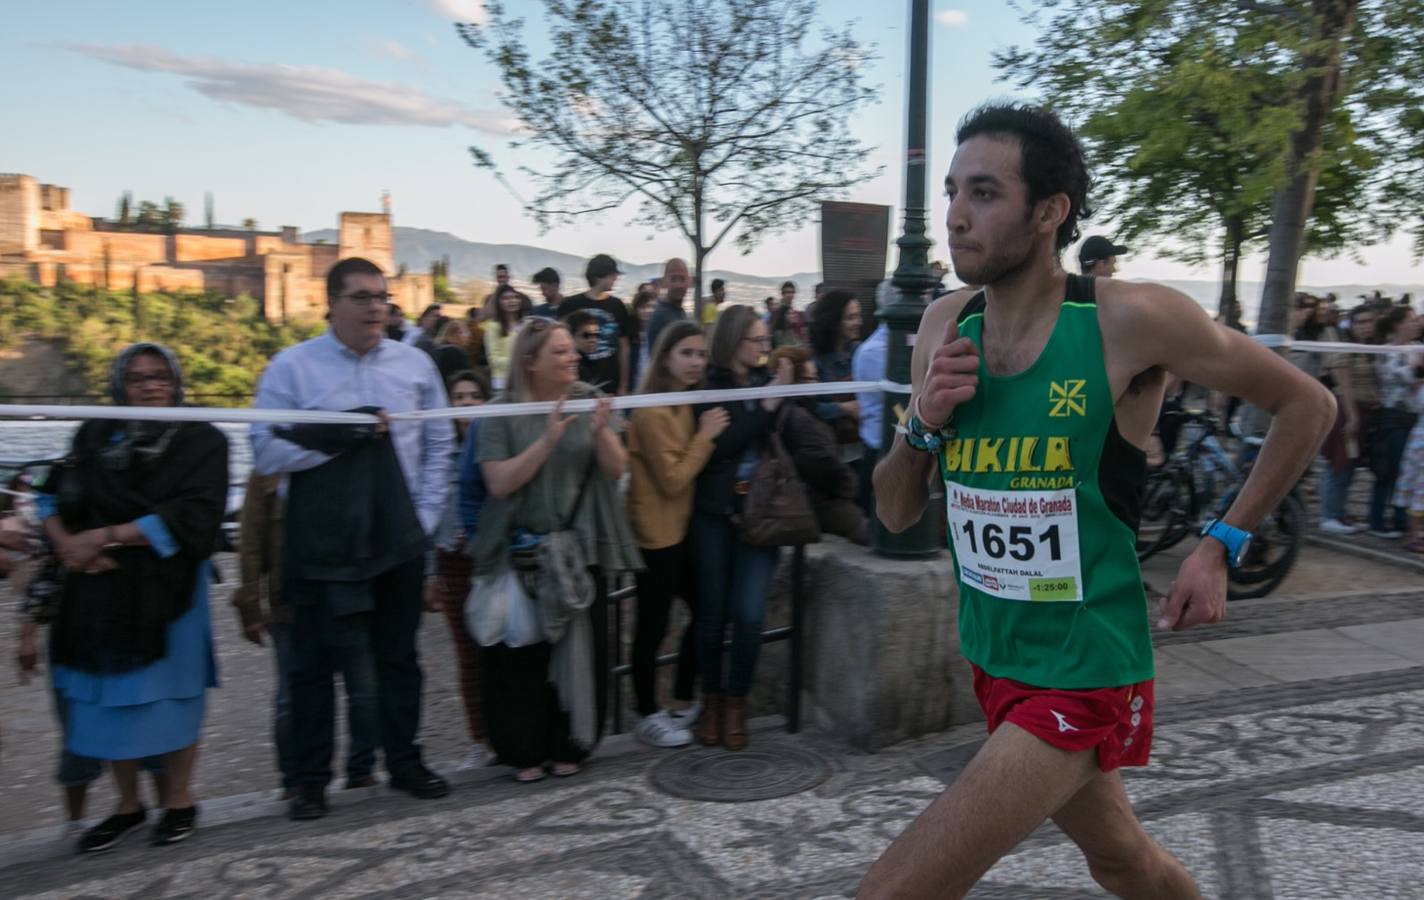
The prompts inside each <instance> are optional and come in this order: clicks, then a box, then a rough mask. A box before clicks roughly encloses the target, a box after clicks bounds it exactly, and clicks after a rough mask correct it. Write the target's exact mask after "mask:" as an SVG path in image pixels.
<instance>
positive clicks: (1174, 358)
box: [1110, 285, 1335, 531]
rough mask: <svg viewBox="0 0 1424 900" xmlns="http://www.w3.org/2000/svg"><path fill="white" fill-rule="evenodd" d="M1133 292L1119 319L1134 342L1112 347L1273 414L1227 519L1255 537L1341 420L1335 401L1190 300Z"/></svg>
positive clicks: (1169, 293)
mask: <svg viewBox="0 0 1424 900" xmlns="http://www.w3.org/2000/svg"><path fill="white" fill-rule="evenodd" d="M1131 287H1132V288H1136V289H1139V290H1137V291H1135V292H1134V293H1135V296H1133V297H1131V299H1130V301H1129V303H1124V304H1122V306H1123V307H1126V311H1127V312H1129V313H1130V314H1129V315H1123V316H1117V317H1115V319H1116V325H1117V327H1116V329H1115V330H1117V331H1119V332H1120V333H1123V334H1131V335H1133V336H1134V339H1133V340H1132V341H1120V342H1113V341H1111V338H1110V344H1111V345H1112V346H1114V347H1130V348H1133V349H1132V351H1131V352H1133V353H1134V354H1135V356H1134V368H1137V370H1138V371H1145V370H1147V369H1149V368H1151V367H1152V366H1161V367H1162V368H1164V369H1166V370H1167V371H1169V372H1171V373H1173V374H1175V375H1179V376H1181V378H1182V379H1183V380H1185V381H1188V382H1192V383H1194V384H1200V385H1203V386H1205V387H1208V388H1210V389H1212V390H1216V391H1221V392H1222V393H1224V394H1226V395H1228V396H1234V397H1240V398H1242V399H1243V400H1245V401H1246V402H1247V403H1251V404H1253V405H1255V406H1258V407H1260V408H1261V409H1263V410H1265V411H1266V412H1267V413H1269V414H1270V416H1271V427H1270V431H1269V432H1268V433H1267V435H1266V442H1265V444H1264V445H1263V446H1262V448H1261V455H1260V457H1259V459H1258V460H1257V463H1256V465H1255V467H1254V468H1253V469H1252V472H1251V477H1250V478H1249V479H1248V480H1247V482H1246V485H1245V486H1244V487H1243V488H1242V490H1241V493H1240V494H1239V495H1238V496H1237V498H1236V502H1235V503H1233V504H1232V506H1231V510H1230V512H1228V513H1227V515H1226V516H1224V517H1223V521H1225V522H1226V523H1227V524H1228V525H1233V526H1235V527H1237V528H1241V529H1245V530H1247V531H1249V530H1251V529H1252V528H1254V527H1255V526H1256V525H1257V524H1258V523H1259V522H1260V521H1261V520H1262V519H1263V518H1265V517H1266V515H1267V514H1268V513H1270V511H1271V510H1273V509H1275V508H1276V506H1277V505H1278V504H1279V503H1280V502H1281V500H1282V499H1283V498H1284V497H1285V495H1286V493H1287V492H1288V491H1289V490H1290V489H1291V488H1292V487H1293V486H1294V485H1295V483H1296V482H1297V481H1298V480H1299V479H1300V476H1301V474H1302V473H1304V472H1305V469H1306V466H1308V465H1310V461H1311V459H1313V458H1314V457H1315V454H1316V453H1317V452H1318V451H1319V450H1320V445H1321V443H1322V442H1324V440H1325V435H1326V433H1327V432H1329V430H1330V426H1331V425H1332V424H1333V423H1334V421H1335V398H1334V396H1333V395H1332V394H1331V393H1330V391H1329V390H1328V389H1326V387H1325V386H1324V385H1322V384H1321V383H1320V382H1318V381H1316V380H1315V379H1314V378H1311V377H1310V376H1309V375H1307V374H1305V373H1304V372H1302V371H1300V370H1299V369H1297V368H1295V367H1294V366H1292V365H1291V364H1290V363H1289V362H1287V361H1286V360H1284V359H1282V358H1281V357H1280V356H1277V355H1276V354H1275V353H1272V352H1271V351H1270V350H1268V349H1266V348H1265V347H1263V346H1261V345H1260V344H1258V343H1256V342H1255V341H1253V340H1251V338H1249V337H1247V336H1246V335H1244V334H1242V333H1241V332H1239V331H1235V330H1232V329H1230V328H1225V327H1223V326H1220V325H1218V324H1216V323H1215V322H1213V321H1212V320H1211V319H1209V318H1207V315H1206V313H1205V311H1203V310H1202V308H1201V307H1200V306H1198V305H1197V304H1196V302H1195V301H1194V300H1192V299H1191V298H1190V297H1188V296H1187V295H1186V294H1183V293H1181V292H1179V291H1174V290H1172V289H1170V288H1166V287H1162V286H1160V285H1132V286H1131ZM1125 299H1126V298H1125ZM1124 329H1126V330H1125V331H1124ZM1138 367H1140V368H1138Z"/></svg>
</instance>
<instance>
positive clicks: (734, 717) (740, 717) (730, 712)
mask: <svg viewBox="0 0 1424 900" xmlns="http://www.w3.org/2000/svg"><path fill="white" fill-rule="evenodd" d="M746 745H747V698H746V697H728V698H727V725H726V729H725V733H724V734H723V736H722V746H723V747H726V748H727V749H728V750H740V749H742V748H743V747H745V746H746Z"/></svg>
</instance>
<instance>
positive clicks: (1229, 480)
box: [1137, 410, 1306, 600]
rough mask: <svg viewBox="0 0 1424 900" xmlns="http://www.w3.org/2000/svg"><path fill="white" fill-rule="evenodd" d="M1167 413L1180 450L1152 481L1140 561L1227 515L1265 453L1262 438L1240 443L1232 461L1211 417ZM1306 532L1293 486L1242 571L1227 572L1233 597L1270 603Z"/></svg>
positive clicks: (1146, 497) (1268, 518)
mask: <svg viewBox="0 0 1424 900" xmlns="http://www.w3.org/2000/svg"><path fill="white" fill-rule="evenodd" d="M1164 415H1166V416H1168V417H1172V418H1175V419H1177V420H1178V424H1179V425H1180V427H1181V440H1180V441H1179V446H1180V449H1179V450H1178V451H1177V452H1176V453H1174V454H1173V455H1172V456H1171V458H1170V459H1168V460H1167V461H1166V462H1165V463H1164V464H1163V465H1162V466H1160V467H1159V468H1157V469H1156V470H1154V471H1152V472H1150V473H1149V474H1148V476H1147V485H1146V488H1145V490H1144V491H1143V499H1142V519H1141V525H1140V527H1139V529H1138V533H1137V558H1138V559H1139V560H1145V559H1147V558H1148V557H1150V556H1152V555H1154V554H1156V553H1160V552H1162V551H1163V550H1168V549H1170V548H1172V547H1174V546H1176V545H1177V544H1178V543H1180V542H1181V541H1182V540H1183V539H1184V538H1186V537H1188V536H1189V535H1194V534H1198V533H1200V532H1201V528H1202V526H1203V525H1205V524H1206V523H1207V522H1209V521H1211V520H1212V519H1216V518H1220V517H1221V516H1224V515H1225V514H1226V512H1227V510H1229V509H1230V508H1231V504H1232V503H1233V502H1235V500H1236V495H1237V494H1238V493H1239V492H1240V491H1241V486H1242V485H1243V484H1245V483H1246V478H1247V476H1248V475H1250V474H1251V467H1252V466H1253V465H1254V464H1255V462H1256V457H1257V456H1258V455H1259V454H1260V452H1261V444H1262V439H1261V438H1258V437H1241V438H1240V440H1241V451H1240V456H1239V459H1233V458H1232V455H1231V454H1230V453H1228V452H1227V450H1226V448H1225V447H1224V446H1223V445H1222V442H1221V439H1220V437H1219V435H1220V434H1221V432H1222V430H1223V429H1222V427H1221V425H1220V423H1219V422H1218V421H1217V420H1216V418H1215V417H1214V416H1212V415H1211V414H1209V413H1205V412H1193V411H1188V410H1183V411H1179V412H1177V411H1174V412H1169V413H1165V414H1164ZM1238 437H1240V436H1238ZM1305 528H1306V512H1305V502H1304V501H1303V500H1302V499H1301V497H1300V494H1299V491H1298V489H1297V488H1292V489H1291V491H1290V493H1289V494H1287V495H1286V497H1285V499H1284V500H1282V501H1281V503H1280V504H1279V505H1278V506H1277V507H1276V508H1275V509H1274V510H1272V511H1271V513H1270V514H1269V515H1268V516H1266V518H1265V519H1264V520H1263V521H1262V522H1261V524H1260V525H1259V527H1258V528H1257V529H1256V530H1255V531H1254V532H1253V537H1252V540H1251V548H1250V550H1249V551H1248V552H1247V555H1246V559H1245V560H1244V561H1243V562H1242V564H1241V566H1239V567H1237V568H1233V569H1230V570H1229V571H1228V579H1229V581H1228V585H1227V597H1228V599H1231V600H1243V599H1250V598H1254V597H1264V596H1266V595H1267V594H1269V593H1271V591H1273V590H1275V589H1276V587H1278V586H1279V585H1280V583H1281V582H1282V581H1283V580H1285V577H1286V575H1288V574H1290V570H1291V567H1292V566H1293V565H1295V558H1296V555H1297V554H1298V553H1299V552H1300V544H1301V541H1302V539H1303V538H1304V536H1305Z"/></svg>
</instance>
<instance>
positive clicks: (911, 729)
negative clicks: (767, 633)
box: [753, 536, 983, 751]
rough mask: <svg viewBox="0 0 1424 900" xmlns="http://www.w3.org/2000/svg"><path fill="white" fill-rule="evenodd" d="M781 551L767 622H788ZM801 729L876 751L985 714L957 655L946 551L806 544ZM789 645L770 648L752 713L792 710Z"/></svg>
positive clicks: (786, 572)
mask: <svg viewBox="0 0 1424 900" xmlns="http://www.w3.org/2000/svg"><path fill="white" fill-rule="evenodd" d="M790 555H791V552H790V551H789V550H786V551H783V562H782V565H781V566H779V567H778V571H777V576H776V580H775V582H774V583H773V585H772V595H771V597H770V602H769V608H768V615H767V623H768V625H782V624H786V623H787V622H788V621H789V620H790V606H791V604H790V597H791V565H790ZM806 582H807V583H806V598H807V600H806V611H805V632H806V633H805V634H804V635H803V637H802V667H803V668H802V694H801V697H802V699H801V702H802V726H803V727H805V728H815V729H817V730H819V731H822V732H824V733H826V734H830V735H833V736H835V737H838V738H840V739H842V740H844V741H846V742H847V743H849V744H850V745H851V746H854V747H857V748H860V749H863V750H868V751H874V750H878V749H880V748H882V747H886V746H889V745H891V744H894V743H897V742H899V741H903V740H908V739H910V738H913V737H918V736H920V735H923V734H929V733H931V732H936V731H942V730H944V729H946V728H949V727H950V726H952V725H960V724H964V723H966V722H974V721H978V720H981V719H982V718H983V716H982V714H981V713H980V711H979V706H978V704H977V703H976V702H975V699H974V690H973V676H972V674H971V672H970V669H969V664H968V663H967V662H966V661H965V660H964V657H963V656H961V655H960V652H959V628H958V616H959V595H958V591H957V590H956V587H955V584H954V577H953V567H952V563H951V562H950V557H949V554H948V552H946V553H944V554H942V555H941V556H940V557H938V558H936V559H931V560H917V561H905V560H890V559H884V558H882V557H878V556H874V555H873V554H871V553H870V551H869V550H868V549H866V548H863V547H857V546H855V545H854V544H851V543H848V542H846V541H843V540H841V539H839V538H834V537H829V536H828V537H826V538H825V539H824V540H823V542H822V543H820V544H814V545H811V546H809V547H807V548H806ZM785 648H786V645H785V644H781V645H779V647H778V649H777V650H774V651H773V650H772V648H770V647H768V648H766V651H767V652H765V653H764V654H763V665H762V666H761V667H760V668H759V671H758V674H757V686H756V690H755V691H754V696H753V708H754V710H756V711H758V712H760V711H765V712H771V711H777V712H781V711H783V709H784V706H785V703H784V697H785V685H786V660H787V658H788V654H787V653H786V652H785Z"/></svg>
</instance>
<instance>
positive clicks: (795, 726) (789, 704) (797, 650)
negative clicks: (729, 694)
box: [786, 545, 806, 734]
mask: <svg viewBox="0 0 1424 900" xmlns="http://www.w3.org/2000/svg"><path fill="white" fill-rule="evenodd" d="M805 627H806V547H805V546H804V545H803V546H798V547H796V548H795V549H794V550H792V552H791V648H790V649H791V653H790V656H791V672H790V677H789V678H787V680H786V730H787V731H789V732H790V733H791V734H796V733H797V732H798V731H800V730H801V644H802V642H804V641H805V639H806V636H805V634H804V633H803V632H802V629H804V628H805Z"/></svg>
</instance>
